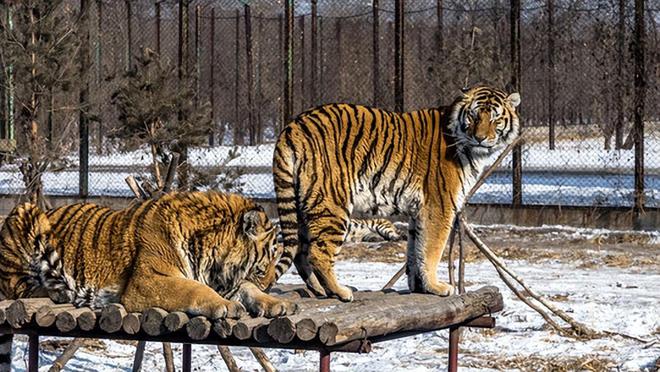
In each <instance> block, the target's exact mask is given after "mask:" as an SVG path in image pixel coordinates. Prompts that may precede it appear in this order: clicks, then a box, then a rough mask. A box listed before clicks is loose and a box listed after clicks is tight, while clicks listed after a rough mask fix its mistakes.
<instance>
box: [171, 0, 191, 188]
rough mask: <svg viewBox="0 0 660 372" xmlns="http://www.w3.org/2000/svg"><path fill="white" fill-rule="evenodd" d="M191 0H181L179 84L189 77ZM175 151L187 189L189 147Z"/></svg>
mask: <svg viewBox="0 0 660 372" xmlns="http://www.w3.org/2000/svg"><path fill="white" fill-rule="evenodd" d="M188 5H189V0H179V27H178V28H179V39H178V46H177V72H178V80H179V84H182V83H183V80H184V79H187V78H188V61H189V51H190V49H189V46H188V42H189V40H188V32H189V28H190V27H189V26H190V22H189V21H190V19H189V15H188ZM178 119H179V121H183V120H184V113H183V112H182V111H179V113H178ZM176 147H177V148H175V151H176V152H178V153H179V156H180V157H179V164H180V165H179V167H178V168H177V171H178V172H177V173H178V177H179V188H181V189H186V188H187V187H188V148H187V147H185V146H176Z"/></svg>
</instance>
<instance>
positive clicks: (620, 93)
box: [614, 0, 626, 149]
mask: <svg viewBox="0 0 660 372" xmlns="http://www.w3.org/2000/svg"><path fill="white" fill-rule="evenodd" d="M618 17H619V19H618V24H617V43H616V44H617V57H618V58H617V59H618V60H617V66H616V72H617V85H616V122H615V123H614V125H615V127H614V148H616V149H620V148H621V147H623V123H624V117H625V116H624V114H623V110H624V107H623V105H624V103H623V100H624V95H625V86H624V84H625V81H624V77H623V60H624V58H625V55H626V50H625V42H626V4H625V0H619V12H618Z"/></svg>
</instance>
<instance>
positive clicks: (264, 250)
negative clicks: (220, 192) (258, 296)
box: [243, 207, 281, 290]
mask: <svg viewBox="0 0 660 372" xmlns="http://www.w3.org/2000/svg"><path fill="white" fill-rule="evenodd" d="M243 232H244V233H245V235H246V236H247V238H248V240H249V243H248V244H250V245H251V247H250V249H251V250H252V252H256V260H255V262H254V266H253V268H252V270H251V271H250V273H248V277H247V279H248V280H249V281H251V282H252V283H254V284H256V285H257V287H259V289H261V290H265V289H266V288H268V287H270V286H271V285H272V284H273V282H274V281H275V272H276V271H275V267H276V264H277V262H278V261H279V258H280V254H281V250H279V249H278V247H277V235H278V229H277V228H276V227H275V226H274V225H273V224H272V223H271V222H270V219H269V218H268V216H267V215H266V213H265V212H264V211H263V209H261V207H258V209H252V210H249V211H247V212H245V214H243Z"/></svg>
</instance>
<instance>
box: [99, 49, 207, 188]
mask: <svg viewBox="0 0 660 372" xmlns="http://www.w3.org/2000/svg"><path fill="white" fill-rule="evenodd" d="M197 98H198V97H196V92H195V89H194V84H193V79H183V80H182V81H178V79H177V71H176V67H174V66H172V65H171V64H170V63H169V61H167V60H166V59H164V58H161V57H160V56H159V55H158V54H157V53H155V52H154V51H152V50H150V49H144V50H143V52H142V55H141V56H139V57H136V63H135V65H134V66H133V68H132V69H131V70H130V71H128V72H127V73H126V74H125V75H124V77H123V79H122V82H121V85H120V87H119V89H117V90H116V91H115V92H114V93H113V95H112V103H113V104H114V105H115V107H116V108H117V110H118V111H119V116H118V119H119V125H118V126H117V127H116V128H114V129H113V130H112V131H111V133H110V137H111V138H116V139H119V140H120V146H121V148H122V150H124V151H131V150H136V149H139V148H140V147H142V146H144V145H145V144H146V145H147V146H148V147H149V150H150V152H151V158H152V175H153V178H154V180H155V182H156V185H157V187H158V188H161V187H162V182H163V177H162V173H163V166H164V164H166V163H167V161H168V159H169V156H170V153H171V152H172V151H173V150H174V149H176V148H187V147H192V146H200V145H202V144H204V143H206V139H207V138H208V135H209V133H210V132H211V130H212V121H211V115H210V106H209V104H208V103H202V104H200V105H195V101H196V100H197ZM200 101H201V100H200ZM201 179H202V178H200V180H201Z"/></svg>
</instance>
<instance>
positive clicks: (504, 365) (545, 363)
mask: <svg viewBox="0 0 660 372" xmlns="http://www.w3.org/2000/svg"><path fill="white" fill-rule="evenodd" d="M466 359H467V358H466ZM461 364H462V366H463V367H468V368H492V369H497V370H500V371H508V370H512V369H517V370H520V371H540V372H545V371H553V372H563V371H611V370H612V369H615V368H616V366H617V365H616V363H615V362H614V361H612V360H611V359H608V358H605V357H602V356H599V355H584V356H580V357H559V356H548V357H540V356H533V355H524V356H523V355H521V356H514V357H501V356H499V355H492V354H491V355H481V356H479V357H478V358H475V359H472V358H469V359H468V360H467V361H465V360H464V361H463V362H462V363H461Z"/></svg>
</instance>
